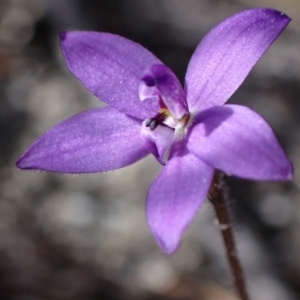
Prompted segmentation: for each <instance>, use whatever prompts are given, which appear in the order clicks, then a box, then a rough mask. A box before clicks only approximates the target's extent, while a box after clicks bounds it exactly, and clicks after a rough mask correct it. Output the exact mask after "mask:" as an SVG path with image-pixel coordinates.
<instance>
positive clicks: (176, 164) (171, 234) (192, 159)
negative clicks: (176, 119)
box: [147, 152, 213, 253]
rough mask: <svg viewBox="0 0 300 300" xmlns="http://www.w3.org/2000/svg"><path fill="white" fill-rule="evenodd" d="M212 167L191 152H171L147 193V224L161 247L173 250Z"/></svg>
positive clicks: (203, 192) (203, 193) (202, 195)
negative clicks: (170, 156)
mask: <svg viewBox="0 0 300 300" xmlns="http://www.w3.org/2000/svg"><path fill="white" fill-rule="evenodd" d="M212 176H213V168H212V167H210V166H209V165H207V164H205V163H203V162H202V161H201V160H199V159H198V158H197V157H196V156H194V155H193V154H192V153H188V152H186V153H183V154H181V155H177V156H173V157H172V158H171V159H170V160H169V161H168V163H167V165H166V166H165V167H164V169H163V171H162V173H161V174H160V175H159V177H158V178H157V179H156V180H155V181H154V182H153V184H152V185H151V187H150V189H149V193H148V197H147V217H148V223H149V227H150V229H151V231H152V233H153V235H154V237H155V239H156V240H157V242H158V244H159V245H160V247H161V248H162V249H163V251H165V252H167V253H172V252H174V251H175V250H176V249H177V247H178V245H179V242H180V239H181V236H182V234H183V232H184V230H185V229H186V227H187V226H188V225H189V223H190V222H191V221H192V219H193V218H194V216H195V214H196V212H197V211H198V209H199V207H200V206H201V204H202V203H203V201H204V200H205V197H206V194H207V193H208V190H209V187H210V183H211V179H212Z"/></svg>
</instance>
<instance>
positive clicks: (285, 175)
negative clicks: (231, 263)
mask: <svg viewBox="0 0 300 300" xmlns="http://www.w3.org/2000/svg"><path fill="white" fill-rule="evenodd" d="M289 22H290V18H289V17H287V16H286V15H285V14H283V13H281V12H278V11H275V10H271V9H263V8H259V9H251V10H246V11H243V12H241V13H238V14H236V15H234V16H232V17H231V18H229V19H227V20H225V21H224V22H222V23H221V24H219V25H218V26H217V27H215V28H214V29H212V30H211V31H210V32H209V33H208V34H207V35H206V36H205V37H204V39H203V40H202V42H201V43H200V44H199V45H198V47H197V49H196V51H195V53H194V54H193V56H192V58H191V60H190V63H189V65H188V69H187V74H186V78H185V86H184V89H183V88H182V87H181V85H180V83H179V81H178V79H177V78H176V76H175V75H174V73H173V72H172V71H171V70H170V69H169V68H168V67H166V66H165V65H164V64H163V63H162V62H161V61H160V60H159V59H157V58H156V57H155V56H154V55H153V54H152V53H150V52H149V51H148V50H146V49H145V48H143V47H142V46H140V45H138V44H136V43H134V42H132V41H130V40H127V39H125V38H123V37H120V36H117V35H113V34H109V33H98V32H66V33H62V34H61V47H62V51H63V54H64V58H65V61H66V63H67V65H68V67H69V69H70V71H71V72H72V73H73V74H74V75H75V76H76V77H77V78H78V79H79V80H80V81H81V82H82V83H83V85H84V86H85V87H86V88H87V89H88V90H89V91H91V92H92V93H93V94H94V95H96V96H97V97H98V98H100V99H101V100H103V101H104V102H106V103H107V104H108V105H109V106H108V107H104V108H96V109H92V110H89V111H85V112H83V113H80V114H78V115H76V116H73V117H72V118H70V119H68V120H66V121H64V122H62V123H60V124H58V125H57V126H55V127H54V128H52V129H51V130H49V131H48V132H47V133H45V134H44V135H43V136H42V137H41V138H40V139H38V140H37V141H36V142H35V143H34V144H33V145H32V146H31V147H30V148H29V149H28V150H27V152H25V154H24V155H23V156H22V157H21V158H20V159H19V160H18V162H17V166H18V167H19V168H21V169H39V170H46V171H51V172H63V173H90V172H103V171H108V170H113V169H118V168H122V167H125V166H128V165H130V164H132V163H134V162H136V161H138V160H140V159H141V158H143V157H145V156H146V155H148V154H149V153H152V154H153V155H154V156H155V157H156V158H157V160H158V161H159V162H160V163H161V164H163V165H165V167H164V169H163V171H162V172H161V174H160V175H159V176H158V178H157V179H156V180H155V181H154V182H153V184H152V185H151V187H150V189H149V193H148V196H147V218H148V223H149V226H150V229H151V231H152V233H153V235H154V237H155V239H156V240H157V242H158V244H159V245H160V246H161V247H162V249H163V250H164V251H165V252H168V253H171V252H173V251H175V250H176V248H177V247H178V244H179V241H180V238H181V236H182V233H183V231H184V230H185V228H186V227H187V226H188V225H189V223H190V222H191V220H192V219H193V217H194V216H195V213H196V212H197V210H198V209H199V207H200V206H201V204H202V203H203V201H204V199H205V197H206V195H207V193H208V190H209V187H210V184H211V180H212V176H213V173H214V169H220V170H222V171H224V172H225V173H227V174H231V175H235V176H238V177H242V178H249V179H256V180H287V179H291V178H292V166H291V163H290V162H289V161H288V159H287V158H286V156H285V154H284V152H283V150H282V148H281V147H280V145H279V143H278V142H277V140H276V138H275V136H274V133H273V132H272V129H271V128H270V127H269V125H268V124H267V123H266V122H265V121H264V120H263V118H262V117H260V116H259V115H257V114H256V113H255V112H254V111H252V110H251V109H249V108H246V107H244V106H240V105H224V103H225V102H226V101H227V100H228V98H229V97H230V96H231V95H232V94H233V93H234V92H235V90H236V89H237V88H238V87H239V86H240V84H241V83H242V82H243V80H244V79H245V77H246V76H247V75H248V73H249V71H250V70H251V68H252V67H253V66H254V64H255V63H256V62H257V60H258V59H259V58H260V57H261V56H262V55H263V53H264V52H265V51H266V50H267V49H268V48H269V47H270V45H271V44H272V43H273V42H274V40H275V39H276V38H277V37H278V35H279V34H280V33H281V32H282V30H283V29H284V28H285V27H286V26H287V24H288V23H289ZM62 101H63V100H62Z"/></svg>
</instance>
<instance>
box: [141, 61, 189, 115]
mask: <svg viewBox="0 0 300 300" xmlns="http://www.w3.org/2000/svg"><path fill="white" fill-rule="evenodd" d="M159 96H160V97H161V99H162V101H163V102H164V105H165V106H166V107H167V108H168V110H169V111H170V112H171V114H172V116H173V117H174V118H175V119H177V120H180V119H181V118H182V117H183V116H184V115H186V114H188V107H187V103H186V99H185V93H184V91H183V89H182V86H181V84H180V82H179V80H178V79H177V77H176V75H175V74H174V73H173V72H172V71H171V70H170V69H169V68H168V67H166V66H165V65H154V66H152V67H151V68H150V69H149V70H147V72H146V74H145V75H144V77H143V81H142V83H141V85H140V99H141V100H142V101H143V100H144V99H147V98H148V97H156V98H158V97H159Z"/></svg>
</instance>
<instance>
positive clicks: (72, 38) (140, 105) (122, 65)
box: [61, 31, 161, 120]
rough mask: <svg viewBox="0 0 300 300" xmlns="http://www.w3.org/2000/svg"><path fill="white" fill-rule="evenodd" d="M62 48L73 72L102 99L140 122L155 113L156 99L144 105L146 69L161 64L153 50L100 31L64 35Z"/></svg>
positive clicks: (62, 36)
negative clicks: (141, 92)
mask: <svg viewBox="0 0 300 300" xmlns="http://www.w3.org/2000/svg"><path fill="white" fill-rule="evenodd" d="M61 48H62V52H63V55H64V58H65V61H66V63H67V66H68V68H69V69H70V71H71V72H72V73H73V74H74V75H75V76H76V77H77V78H78V79H79V80H80V81H81V82H82V83H83V85H84V86H85V87H86V88H87V89H88V90H89V91H91V92H92V93H93V94H94V95H95V96H97V97H98V98H99V99H101V100H102V101H104V102H105V103H107V104H108V105H110V106H112V107H114V108H115V109H117V110H119V111H120V112H123V113H125V114H127V115H130V116H132V117H135V118H137V119H141V120H142V119H146V118H149V117H151V116H153V115H155V114H156V112H157V111H158V109H159V107H158V102H157V100H156V99H152V100H151V99H150V100H148V101H144V102H141V101H140V99H139V94H138V93H139V84H140V82H141V79H142V77H143V75H144V72H145V70H147V69H149V68H150V67H151V66H152V65H154V64H161V62H160V60H159V59H158V58H156V57H155V56H154V55H153V54H152V53H151V52H150V51H148V50H147V49H145V48H144V47H142V46H141V45H139V44H137V43H135V42H133V41H130V40H128V39H126V38H124V37H121V36H118V35H115V34H110V33H100V32H83V31H81V32H79V31H74V32H63V33H61Z"/></svg>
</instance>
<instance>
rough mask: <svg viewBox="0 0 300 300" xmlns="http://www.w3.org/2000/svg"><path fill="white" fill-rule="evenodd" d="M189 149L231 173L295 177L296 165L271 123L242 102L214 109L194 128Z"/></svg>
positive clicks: (191, 129) (262, 177)
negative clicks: (288, 155)
mask: <svg viewBox="0 0 300 300" xmlns="http://www.w3.org/2000/svg"><path fill="white" fill-rule="evenodd" d="M187 147H188V149H189V150H190V151H191V152H193V153H194V154H195V155H197V156H198V157H199V158H200V159H202V160H204V161H205V162H206V163H208V164H210V165H212V166H214V167H215V168H216V169H220V170H222V171H224V172H226V173H228V174H231V175H235V176H238V177H243V178H249V179H256V180H287V179H291V178H292V173H293V170H292V165H291V163H290V162H289V160H288V159H287V157H286V155H285V154H284V152H283V150H282V148H281V146H280V145H279V143H278V141H277V139H276V137H275V136H274V133H273V131H272V129H271V128H270V126H269V125H268V124H267V123H266V122H265V120H264V119H263V118H262V117H260V116H259V115H258V114H256V113H255V112H254V111H252V110H251V109H249V108H247V107H244V106H239V105H224V106H215V107H213V108H210V109H208V110H206V111H204V112H203V113H201V114H200V115H199V117H198V118H197V120H196V121H195V125H193V126H192V127H191V128H190V134H189V138H188V144H187Z"/></svg>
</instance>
